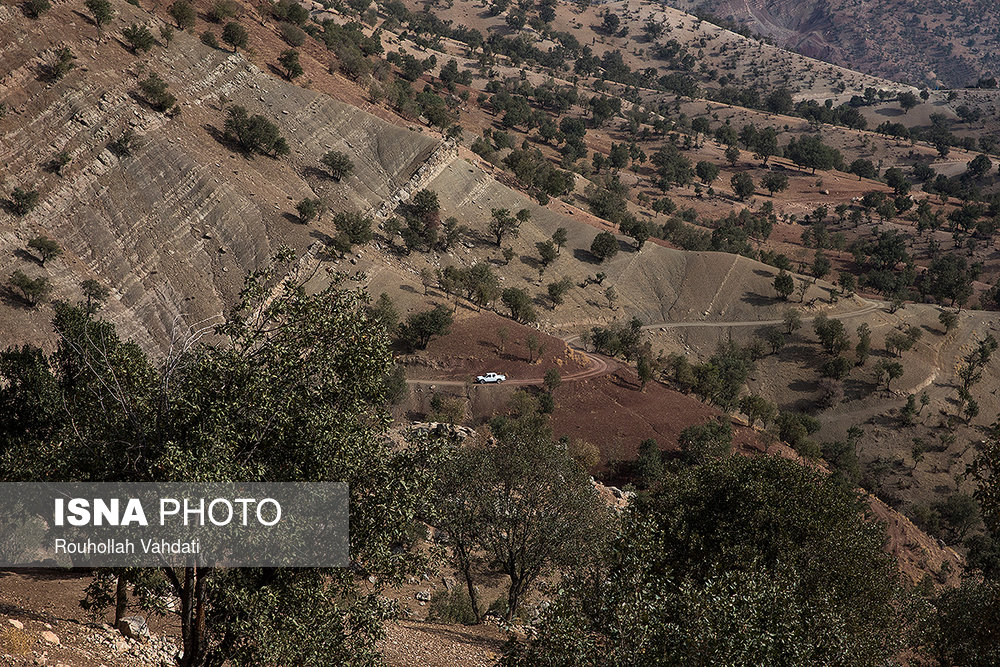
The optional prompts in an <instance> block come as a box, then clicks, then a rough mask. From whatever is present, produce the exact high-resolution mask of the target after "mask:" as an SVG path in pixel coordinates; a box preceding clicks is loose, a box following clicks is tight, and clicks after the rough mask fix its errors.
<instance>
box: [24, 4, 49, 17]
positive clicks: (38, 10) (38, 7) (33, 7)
mask: <svg viewBox="0 0 1000 667" xmlns="http://www.w3.org/2000/svg"><path fill="white" fill-rule="evenodd" d="M51 8H52V3H50V2H49V0H27V2H25V3H24V13H25V14H27V15H28V16H30V17H31V18H33V19H37V18H39V17H40V16H41V15H42V14H44V13H45V12H47V11H49V10H50V9H51Z"/></svg>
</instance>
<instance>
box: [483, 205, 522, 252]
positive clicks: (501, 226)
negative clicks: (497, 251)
mask: <svg viewBox="0 0 1000 667" xmlns="http://www.w3.org/2000/svg"><path fill="white" fill-rule="evenodd" d="M488 229H489V232H490V234H491V235H492V236H493V239H494V240H495V241H496V244H497V247H498V248H499V247H500V246H501V244H503V240H504V239H505V238H515V239H516V238H517V237H518V236H519V235H520V234H521V220H520V219H519V218H518V217H517V216H513V215H511V214H510V210H508V209H506V208H495V209H493V211H492V212H491V217H490V222H489V226H488Z"/></svg>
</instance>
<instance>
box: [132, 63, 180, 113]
mask: <svg viewBox="0 0 1000 667" xmlns="http://www.w3.org/2000/svg"><path fill="white" fill-rule="evenodd" d="M139 91H140V92H141V93H142V96H143V98H144V99H145V100H146V102H148V103H149V106H151V107H153V108H154V109H156V110H157V111H166V110H167V109H170V108H171V107H173V106H174V105H175V104H176V103H177V98H176V97H174V96H173V95H172V94H171V93H170V92H169V91H168V90H167V82H166V81H164V80H163V78H162V77H161V76H160V75H159V74H157V73H156V72H150V73H149V76H148V77H147V78H146V79H144V80H142V81H140V82H139Z"/></svg>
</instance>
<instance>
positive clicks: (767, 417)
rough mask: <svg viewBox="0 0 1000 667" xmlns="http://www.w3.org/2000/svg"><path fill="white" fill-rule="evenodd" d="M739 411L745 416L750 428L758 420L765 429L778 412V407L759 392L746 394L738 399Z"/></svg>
mask: <svg viewBox="0 0 1000 667" xmlns="http://www.w3.org/2000/svg"><path fill="white" fill-rule="evenodd" d="M740 412H741V413H743V414H745V415H746V416H747V423H748V424H749V425H750V427H751V428H753V427H754V425H755V424H756V423H757V421H760V422H761V423H762V424H763V427H764V428H765V429H766V428H767V425H768V424H769V423H770V422H772V421H774V418H775V417H776V416H777V414H778V408H777V406H775V405H774V403H771V402H770V401H768V400H767V399H766V398H764V397H763V396H760V395H759V394H747V395H746V396H744V397H743V398H741V399H740Z"/></svg>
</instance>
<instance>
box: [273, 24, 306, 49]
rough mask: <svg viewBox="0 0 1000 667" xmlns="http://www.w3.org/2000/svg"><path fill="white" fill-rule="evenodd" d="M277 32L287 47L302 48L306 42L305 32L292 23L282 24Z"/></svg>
mask: <svg viewBox="0 0 1000 667" xmlns="http://www.w3.org/2000/svg"><path fill="white" fill-rule="evenodd" d="M278 31H279V32H280V33H281V39H283V40H285V41H286V42H287V43H288V45H289V46H302V45H303V44H305V42H306V31H305V30H303V29H302V28H300V27H299V26H297V25H295V24H294V23H282V24H281V25H279V26H278Z"/></svg>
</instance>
